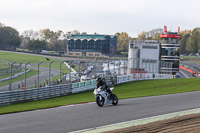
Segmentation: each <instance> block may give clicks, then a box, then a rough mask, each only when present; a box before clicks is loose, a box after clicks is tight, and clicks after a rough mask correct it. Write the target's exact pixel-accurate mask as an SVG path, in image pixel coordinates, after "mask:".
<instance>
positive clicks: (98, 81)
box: [97, 78, 112, 96]
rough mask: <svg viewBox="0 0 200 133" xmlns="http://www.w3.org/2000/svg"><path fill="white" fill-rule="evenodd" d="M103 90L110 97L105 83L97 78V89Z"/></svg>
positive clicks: (109, 91)
mask: <svg viewBox="0 0 200 133" xmlns="http://www.w3.org/2000/svg"><path fill="white" fill-rule="evenodd" d="M101 86H102V89H103V90H106V91H107V92H108V94H110V96H112V92H111V90H110V89H109V87H108V86H107V85H106V82H104V81H103V80H102V79H101V78H97V88H99V87H101Z"/></svg>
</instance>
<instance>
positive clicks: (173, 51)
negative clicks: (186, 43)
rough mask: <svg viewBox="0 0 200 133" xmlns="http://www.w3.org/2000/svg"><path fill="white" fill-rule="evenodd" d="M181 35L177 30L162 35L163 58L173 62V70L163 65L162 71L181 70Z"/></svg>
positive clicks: (174, 72) (174, 71)
mask: <svg viewBox="0 0 200 133" xmlns="http://www.w3.org/2000/svg"><path fill="white" fill-rule="evenodd" d="M180 40H181V35H179V34H178V33H177V32H165V33H163V34H161V36H160V43H161V60H162V61H166V62H170V63H172V70H169V69H168V68H165V67H161V71H162V72H169V71H170V72H172V73H173V75H175V74H176V73H177V72H179V62H180Z"/></svg>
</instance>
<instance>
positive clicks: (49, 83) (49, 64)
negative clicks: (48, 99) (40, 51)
mask: <svg viewBox="0 0 200 133" xmlns="http://www.w3.org/2000/svg"><path fill="white" fill-rule="evenodd" d="M52 63H54V61H52V62H50V63H49V86H51V64H52Z"/></svg>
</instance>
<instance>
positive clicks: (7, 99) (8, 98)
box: [0, 73, 172, 106]
mask: <svg viewBox="0 0 200 133" xmlns="http://www.w3.org/2000/svg"><path fill="white" fill-rule="evenodd" d="M169 78H172V75H169V74H152V73H135V74H129V75H122V76H117V77H106V78H105V81H106V83H107V85H109V86H111V85H114V84H120V83H125V82H130V81H136V80H148V79H169ZM95 87H96V80H90V81H85V82H79V83H72V84H65V85H57V86H49V87H42V88H34V89H27V90H14V91H6V92H0V106H1V105H9V104H15V103H20V102H26V101H34V100H41V99H47V98H52V97H59V96H64V95H69V94H72V93H79V92H83V91H88V90H92V89H94V88H95Z"/></svg>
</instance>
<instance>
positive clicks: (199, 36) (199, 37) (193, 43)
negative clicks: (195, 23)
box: [180, 28, 200, 54]
mask: <svg viewBox="0 0 200 133" xmlns="http://www.w3.org/2000/svg"><path fill="white" fill-rule="evenodd" d="M181 35H182V39H181V48H180V52H181V54H195V53H197V52H198V50H200V28H194V29H193V30H185V31H182V32H181Z"/></svg>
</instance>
